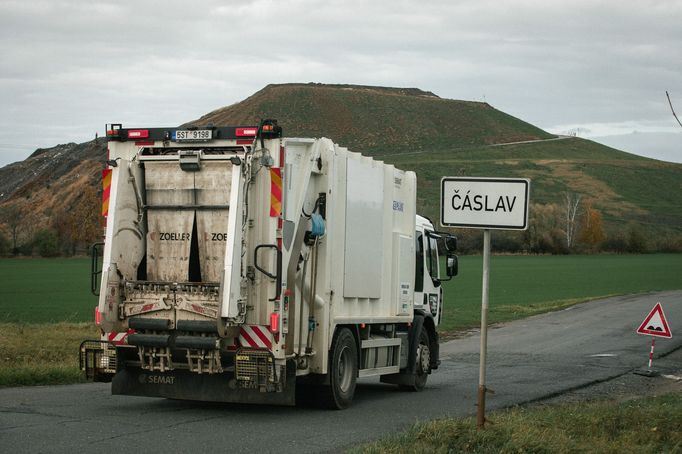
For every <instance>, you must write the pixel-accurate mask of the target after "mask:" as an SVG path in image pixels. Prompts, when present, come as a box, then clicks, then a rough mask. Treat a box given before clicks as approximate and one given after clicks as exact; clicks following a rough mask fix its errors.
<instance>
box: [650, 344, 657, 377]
mask: <svg viewBox="0 0 682 454" xmlns="http://www.w3.org/2000/svg"><path fill="white" fill-rule="evenodd" d="M655 346H656V338H655V337H652V338H651V350H650V351H649V370H651V364H652V363H653V362H654V347H655Z"/></svg>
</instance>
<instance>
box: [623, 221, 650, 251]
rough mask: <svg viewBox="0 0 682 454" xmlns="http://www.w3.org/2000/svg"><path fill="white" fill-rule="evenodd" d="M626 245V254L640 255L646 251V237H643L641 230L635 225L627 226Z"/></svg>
mask: <svg viewBox="0 0 682 454" xmlns="http://www.w3.org/2000/svg"><path fill="white" fill-rule="evenodd" d="M627 245H628V252H632V253H635V254H641V253H643V252H646V251H647V244H646V235H644V232H643V231H642V228H641V227H640V226H639V225H637V224H635V223H630V225H629V226H628V237H627Z"/></svg>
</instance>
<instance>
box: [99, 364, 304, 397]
mask: <svg viewBox="0 0 682 454" xmlns="http://www.w3.org/2000/svg"><path fill="white" fill-rule="evenodd" d="M283 378H284V383H283V385H284V386H282V390H281V391H277V392H261V391H259V390H258V389H245V388H242V387H239V386H238V383H237V380H236V379H235V375H234V373H232V372H224V373H220V374H197V373H194V372H190V371H188V370H182V369H179V370H173V371H167V372H158V371H154V372H150V371H147V370H142V369H140V368H136V367H129V368H126V367H125V366H124V367H122V368H119V371H118V372H117V373H116V375H114V377H113V379H112V382H111V393H112V394H118V395H128V396H145V397H165V398H169V399H180V400H196V401H204V402H232V403H246V404H268V405H295V403H296V392H295V390H296V363H295V362H294V361H293V360H288V361H287V363H286V376H285V377H283Z"/></svg>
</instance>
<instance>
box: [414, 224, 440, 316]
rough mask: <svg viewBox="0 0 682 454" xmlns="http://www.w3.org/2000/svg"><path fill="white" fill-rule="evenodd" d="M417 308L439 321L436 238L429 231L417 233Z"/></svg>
mask: <svg viewBox="0 0 682 454" xmlns="http://www.w3.org/2000/svg"><path fill="white" fill-rule="evenodd" d="M415 241H416V244H415V250H416V254H415V256H416V257H415V258H416V263H415V265H416V266H415V285H414V287H415V288H414V289H415V294H414V296H415V301H414V304H415V308H418V309H422V310H423V311H424V312H430V313H431V315H433V317H434V319H435V320H438V316H439V313H440V306H441V289H440V281H439V280H438V276H439V263H438V249H437V242H436V238H433V237H430V236H429V235H428V231H419V230H418V231H417V232H416V235H415Z"/></svg>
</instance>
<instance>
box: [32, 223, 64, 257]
mask: <svg viewBox="0 0 682 454" xmlns="http://www.w3.org/2000/svg"><path fill="white" fill-rule="evenodd" d="M33 246H34V248H35V249H37V250H38V254H40V256H41V257H57V256H58V255H59V238H58V236H57V232H55V231H54V230H52V229H43V230H39V231H38V232H36V234H35V236H34V237H33Z"/></svg>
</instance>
